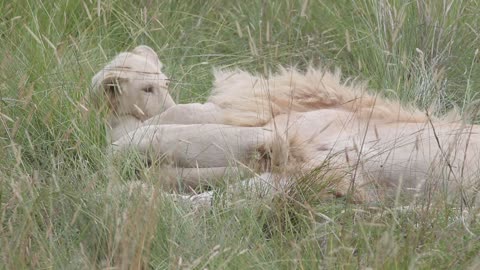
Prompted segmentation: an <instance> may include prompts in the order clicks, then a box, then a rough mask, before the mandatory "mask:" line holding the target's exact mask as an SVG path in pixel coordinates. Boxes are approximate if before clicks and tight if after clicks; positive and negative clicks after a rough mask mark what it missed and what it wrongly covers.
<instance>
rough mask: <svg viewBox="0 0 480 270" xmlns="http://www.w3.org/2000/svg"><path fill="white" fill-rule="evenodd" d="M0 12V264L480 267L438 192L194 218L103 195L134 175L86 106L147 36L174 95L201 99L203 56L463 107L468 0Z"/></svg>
mask: <svg viewBox="0 0 480 270" xmlns="http://www.w3.org/2000/svg"><path fill="white" fill-rule="evenodd" d="M0 14H1V16H0V52H1V53H0V266H1V267H2V268H5V269H23V268H32V269H40V268H57V269H77V268H78V269H95V268H108V267H115V268H122V269H123V268H141V267H145V268H155V269H167V268H172V269H183V268H186V269H205V268H209V269H222V268H233V269H245V268H253V269H279V268H283V269H292V268H301V269H311V268H352V269H357V268H364V269H366V268H375V269H376V268H435V269H438V268H444V269H455V268H457V269H458V268H471V269H476V268H478V267H479V266H480V259H478V258H479V257H478V255H479V251H480V243H479V241H478V236H479V235H480V225H478V220H477V219H478V218H477V215H476V214H477V213H476V212H475V211H474V209H469V210H468V211H467V210H461V209H459V206H458V205H455V204H449V203H448V202H447V201H442V200H439V201H438V202H435V203H434V204H433V205H431V204H428V205H427V204H425V205H422V204H419V205H417V207H414V208H411V209H410V210H405V208H399V207H397V206H396V205H392V204H383V203H379V204H378V205H351V204H349V203H346V202H343V201H340V200H333V201H332V200H329V201H321V200H318V199H316V197H315V194H314V192H311V191H309V190H306V191H305V192H303V193H302V194H301V196H300V195H299V197H298V198H297V197H296V198H294V199H295V202H292V201H291V199H285V198H279V199H277V200H274V201H273V202H265V201H262V200H260V199H259V200H255V199H251V200H249V201H247V202H245V201H244V202H241V203H236V204H224V203H223V202H222V200H221V196H220V197H219V198H218V200H217V202H216V203H215V206H214V207H213V208H212V209H211V210H208V211H195V210H192V209H190V208H189V207H188V206H185V205H182V204H178V203H176V202H174V201H172V200H171V199H169V198H168V197H167V198H166V197H164V196H163V195H162V193H161V192H158V191H156V192H151V193H148V194H147V195H145V194H142V193H141V192H138V191H136V190H135V189H132V190H130V191H125V192H123V193H121V195H118V194H117V195H115V194H113V193H112V192H111V188H110V186H111V185H112V182H115V181H117V182H118V181H120V182H121V181H128V180H129V179H128V177H127V176H126V175H129V174H128V171H129V170H132V168H131V166H129V165H125V166H124V167H123V168H117V169H118V170H111V169H110V166H109V164H107V159H106V158H105V156H104V152H103V149H104V147H105V146H106V142H105V134H104V129H103V120H102V117H101V115H99V114H98V113H97V112H95V111H93V109H92V107H91V105H90V103H89V100H88V96H89V91H91V89H90V86H89V83H90V78H91V77H92V75H93V74H94V73H95V72H96V71H98V70H99V69H100V68H101V67H102V66H103V65H104V64H105V63H106V62H107V61H108V60H109V59H110V58H112V57H113V56H114V55H115V54H116V53H118V52H120V51H125V50H128V49H131V48H133V47H134V46H136V45H139V44H147V45H149V46H152V47H153V48H155V49H156V50H157V52H158V53H159V55H160V58H161V60H162V62H163V63H164V64H165V67H166V68H165V72H166V73H167V74H168V75H169V76H170V77H171V78H173V79H174V82H175V83H174V87H173V89H172V91H173V93H174V96H175V97H176V99H177V100H178V101H180V102H191V101H202V100H204V98H205V97H206V96H207V95H208V93H209V89H210V88H211V83H212V75H211V70H212V67H214V66H223V67H240V68H243V69H247V70H250V71H256V72H261V73H268V72H271V71H272V70H275V69H276V68H277V67H278V65H280V64H282V65H296V66H297V67H299V68H304V67H306V66H308V65H310V64H315V65H316V64H320V63H321V64H322V65H324V66H327V67H340V68H341V69H342V70H343V72H344V74H345V75H346V76H355V77H357V76H358V77H360V78H361V79H364V80H368V81H369V85H370V86H371V88H372V89H375V90H378V91H380V92H381V93H382V94H384V95H387V96H391V97H392V96H393V97H396V98H399V99H401V100H402V101H404V102H411V103H416V104H417V106H420V107H424V108H430V109H433V110H435V112H436V113H444V112H445V111H447V110H449V109H452V108H458V110H459V111H462V112H470V111H472V106H476V105H472V104H478V103H476V102H475V101H477V100H478V98H479V96H478V94H479V93H480V79H479V78H480V64H479V57H480V55H479V53H478V50H479V48H480V47H479V46H480V45H479V44H480V30H479V29H480V17H479V16H478V14H480V4H479V3H478V2H477V1H462V0H458V1H447V0H442V1H436V0H416V1H415V0H411V1H387V0H380V1H374V0H358V1H346V0H296V1H291V0H275V1H260V0H252V1H225V0H223V1H220V0H206V1H196V0H183V1H176V0H165V1H149V0H144V1H126V0H109V1H107V0H95V1H93V0H81V1H73V0H58V1H35V0H13V1H7V0H3V1H0ZM122 170H123V171H122ZM150 180H151V181H152V182H153V183H154V185H155V179H150Z"/></svg>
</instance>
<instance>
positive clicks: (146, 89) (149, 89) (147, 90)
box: [142, 86, 153, 93]
mask: <svg viewBox="0 0 480 270" xmlns="http://www.w3.org/2000/svg"><path fill="white" fill-rule="evenodd" d="M142 91H143V92H145V93H153V87H152V86H148V87H145V88H143V89H142Z"/></svg>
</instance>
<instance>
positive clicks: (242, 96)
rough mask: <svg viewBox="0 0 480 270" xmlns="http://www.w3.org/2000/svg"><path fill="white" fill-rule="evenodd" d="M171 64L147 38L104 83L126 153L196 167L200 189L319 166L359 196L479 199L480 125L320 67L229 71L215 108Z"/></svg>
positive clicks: (100, 76) (339, 190) (333, 187)
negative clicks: (185, 98) (179, 94)
mask: <svg viewBox="0 0 480 270" xmlns="http://www.w3.org/2000/svg"><path fill="white" fill-rule="evenodd" d="M161 68H162V65H161V63H160V61H159V59H158V56H157V54H156V53H155V52H154V51H153V50H152V49H151V48H149V47H147V46H139V47H137V48H135V49H134V50H133V51H132V52H126V53H121V54H119V55H118V56H117V57H116V58H115V59H114V60H113V61H112V62H111V63H109V64H108V65H107V66H106V67H105V68H104V69H103V70H101V71H100V72H99V73H97V74H96V75H95V77H94V78H93V81H92V84H93V87H94V89H96V91H98V92H97V97H99V99H100V100H102V99H104V98H106V100H107V105H108V107H109V108H110V112H111V113H110V115H109V119H108V123H109V125H110V128H111V132H110V138H111V140H112V142H113V149H114V151H115V152H118V151H123V150H125V149H134V150H135V151H138V152H140V153H142V154H145V155H147V156H149V157H150V159H156V160H158V159H162V160H163V161H164V162H167V163H168V164H170V165H171V166H172V167H171V168H180V170H181V171H182V173H184V172H185V171H186V172H187V173H186V174H185V175H184V176H185V177H184V178H185V179H186V182H187V184H188V185H190V186H195V185H196V184H198V183H199V179H200V178H202V177H203V178H215V177H222V175H224V174H225V173H226V171H228V168H231V167H235V166H238V167H243V168H248V169H250V170H252V171H255V172H259V173H263V172H267V173H271V175H277V176H279V178H282V179H293V181H295V179H297V178H299V177H303V176H305V175H308V174H310V175H311V177H312V178H318V179H315V180H316V181H329V182H330V183H331V184H330V185H328V187H329V189H328V190H329V192H331V193H333V194H335V195H336V196H344V195H346V194H352V195H353V196H354V198H355V200H357V201H370V200H376V199H378V198H382V197H384V196H385V195H388V194H389V193H390V192H396V191H398V190H401V191H408V190H414V191H415V192H420V191H422V192H423V191H425V190H436V189H437V188H442V190H444V191H446V192H447V194H448V195H449V196H453V195H458V194H460V195H461V198H462V199H463V201H464V202H466V203H472V202H474V200H475V197H476V196H475V195H476V192H475V191H476V190H477V188H478V181H477V179H479V177H480V170H479V168H480V164H479V163H480V159H479V157H480V127H479V126H476V125H467V124H465V123H462V122H461V121H448V120H446V119H435V118H431V117H429V116H428V114H427V113H426V112H423V111H420V110H418V109H414V108H407V107H405V106H402V105H401V104H400V103H399V102H396V101H389V100H386V99H383V98H381V97H378V96H377V95H373V94H372V93H369V92H368V91H367V89H366V87H365V85H364V84H360V83H355V82H346V83H344V82H342V81H341V76H340V73H339V72H335V73H331V72H329V71H326V70H321V69H316V68H309V69H308V70H307V71H306V72H300V71H297V70H295V69H281V70H280V71H279V72H278V73H276V74H271V75H270V76H268V78H265V77H262V76H257V75H252V74H250V73H248V72H245V71H241V70H233V71H222V70H217V71H215V82H214V89H213V90H212V94H211V96H210V97H209V99H208V101H207V102H206V103H205V104H181V105H177V104H175V103H174V101H173V99H172V98H171V96H170V95H169V93H168V91H167V82H168V79H167V78H166V76H165V75H164V74H163V73H162V72H161ZM319 168H320V170H321V171H322V173H321V174H318V173H316V172H318V170H319ZM175 170H178V169H175ZM177 172H178V171H177ZM319 175H321V176H319ZM182 178H183V177H182ZM273 178H275V177H273ZM262 179H264V178H262ZM272 181H273V182H275V180H272Z"/></svg>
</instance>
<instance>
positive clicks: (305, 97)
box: [208, 67, 428, 126]
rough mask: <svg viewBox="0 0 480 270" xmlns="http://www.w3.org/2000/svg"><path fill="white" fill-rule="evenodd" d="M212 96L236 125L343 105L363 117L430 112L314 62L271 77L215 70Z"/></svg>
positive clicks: (416, 118) (421, 116)
mask: <svg viewBox="0 0 480 270" xmlns="http://www.w3.org/2000/svg"><path fill="white" fill-rule="evenodd" d="M214 73H215V82H214V89H213V91H212V94H211V96H210V97H209V100H208V101H209V102H212V103H215V104H217V105H218V106H219V107H220V108H222V109H223V110H224V116H225V121H226V122H227V123H228V124H231V125H239V126H261V125H264V124H266V123H267V122H268V121H269V120H271V119H272V118H273V117H275V116H277V115H280V114H286V113H289V112H306V111H312V110H318V109H325V108H339V109H343V110H346V111H351V112H355V113H356V115H357V116H358V117H360V118H374V119H381V120H385V121H387V122H390V121H397V122H424V121H426V120H427V119H428V118H427V115H426V114H425V112H422V111H420V110H418V109H414V108H410V107H406V106H403V105H402V104H400V102H399V101H392V100H388V99H386V98H383V97H380V96H379V95H378V94H372V93H370V92H369V91H367V87H366V83H364V82H356V81H355V80H351V79H350V80H344V81H343V82H342V79H341V72H340V71H339V70H336V71H335V72H330V71H327V70H323V69H321V68H314V67H310V68H308V69H307V71H306V72H301V71H299V70H297V69H295V68H285V67H281V68H280V70H279V72H277V73H274V74H271V75H270V76H268V77H264V76H260V75H254V74H251V73H248V72H246V71H242V70H239V69H235V70H215V72H214Z"/></svg>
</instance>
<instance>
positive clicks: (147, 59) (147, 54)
mask: <svg viewBox="0 0 480 270" xmlns="http://www.w3.org/2000/svg"><path fill="white" fill-rule="evenodd" d="M92 86H93V89H94V91H95V96H96V101H97V102H95V103H96V104H97V105H99V104H106V106H107V107H108V108H109V113H110V115H109V120H110V122H112V119H119V118H131V117H133V118H135V119H137V120H139V121H141V122H143V121H145V120H146V119H148V118H150V117H152V116H154V115H157V114H160V113H162V112H163V111H165V110H166V109H168V108H169V107H171V106H174V105H175V102H174V101H173V99H172V97H171V96H170V94H169V93H168V78H167V76H166V75H165V74H163V73H162V63H161V62H160V60H159V59H158V56H157V54H156V53H155V51H154V50H153V49H152V48H150V47H148V46H144V45H141V46H138V47H136V48H135V49H133V50H132V51H131V52H123V53H120V54H118V55H117V56H116V57H115V58H114V59H113V60H112V61H111V62H110V63H108V64H107V65H106V66H105V67H104V68H103V69H102V70H101V71H100V72H98V73H97V74H95V76H94V77H93V79H92ZM103 100H105V101H106V103H104V102H102V101H103ZM98 101H100V102H98Z"/></svg>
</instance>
